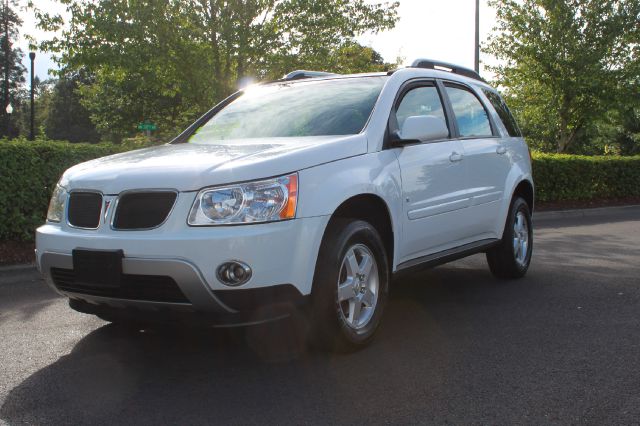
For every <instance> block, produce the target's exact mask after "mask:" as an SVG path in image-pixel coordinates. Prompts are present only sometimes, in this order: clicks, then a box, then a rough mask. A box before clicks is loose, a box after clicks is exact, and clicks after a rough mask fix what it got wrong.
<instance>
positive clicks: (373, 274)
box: [310, 219, 390, 352]
mask: <svg viewBox="0 0 640 426" xmlns="http://www.w3.org/2000/svg"><path fill="white" fill-rule="evenodd" d="M350 259H351V260H352V261H351V262H350V261H349V260H350ZM354 261H355V263H354ZM389 271H390V269H389V261H388V259H387V253H386V250H385V248H384V244H383V242H382V239H381V238H380V235H379V234H378V231H377V230H376V229H375V228H374V227H373V226H372V225H371V224H369V223H367V222H364V221H361V220H349V219H338V220H335V221H333V222H332V223H331V224H330V225H329V228H328V229H327V233H326V234H325V237H324V239H323V242H322V245H321V247H320V252H319V254H318V261H317V263H316V269H315V274H314V280H313V290H312V303H311V310H310V314H311V318H310V324H311V337H312V340H311V343H312V345H314V346H316V347H320V348H322V349H324V350H334V351H339V352H350V351H353V350H356V349H359V348H362V347H364V346H366V345H367V344H368V343H370V342H371V340H372V339H373V336H374V334H375V332H376V330H377V328H378V326H379V325H380V321H381V319H382V314H383V311H384V308H385V306H386V303H387V299H388V296H389Z"/></svg>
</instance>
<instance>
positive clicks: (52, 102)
mask: <svg viewBox="0 0 640 426" xmlns="http://www.w3.org/2000/svg"><path fill="white" fill-rule="evenodd" d="M90 83H91V79H90V78H88V77H87V76H85V75H84V74H83V73H76V74H74V75H67V76H65V77H62V78H60V79H59V80H58V81H57V82H56V84H55V86H54V87H53V90H52V92H51V96H50V99H49V105H48V110H47V115H46V118H45V120H44V128H45V134H46V136H47V137H48V138H50V139H58V140H67V141H69V142H98V141H99V140H100V135H99V134H98V131H97V130H96V127H95V126H94V125H93V123H92V122H91V119H90V117H89V111H87V109H86V108H85V107H84V106H83V105H81V103H80V95H79V93H78V87H79V86H80V85H83V84H84V85H87V84H90Z"/></svg>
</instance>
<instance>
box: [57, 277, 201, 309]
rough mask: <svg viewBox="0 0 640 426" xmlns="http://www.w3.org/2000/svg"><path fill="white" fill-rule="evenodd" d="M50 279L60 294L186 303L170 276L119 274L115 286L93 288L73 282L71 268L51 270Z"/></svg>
mask: <svg viewBox="0 0 640 426" xmlns="http://www.w3.org/2000/svg"><path fill="white" fill-rule="evenodd" d="M51 278H52V279H53V283H54V284H55V286H56V287H57V288H58V289H59V290H60V291H66V292H71V293H78V294H86V295H89V296H102V297H109V298H114V299H128V300H142V301H147V302H167V303H189V300H188V299H187V298H186V296H185V295H184V293H182V290H180V287H178V284H176V282H175V281H174V280H173V278H171V277H165V276H159V275H129V274H123V275H122V281H121V285H120V286H119V287H94V286H90V285H85V284H81V283H78V282H76V274H75V272H74V271H73V269H62V268H51Z"/></svg>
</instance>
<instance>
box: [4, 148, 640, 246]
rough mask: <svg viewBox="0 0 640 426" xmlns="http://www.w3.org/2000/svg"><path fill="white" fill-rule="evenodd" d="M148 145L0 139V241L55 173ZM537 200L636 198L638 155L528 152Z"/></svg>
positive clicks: (28, 216) (34, 206)
mask: <svg viewBox="0 0 640 426" xmlns="http://www.w3.org/2000/svg"><path fill="white" fill-rule="evenodd" d="M145 145H149V142H148V141H146V142H145V141H142V142H141V141H132V142H131V143H127V144H124V145H109V144H98V145H89V144H70V143H67V142H54V141H35V142H27V141H6V140H0V188H1V190H0V241H2V240H13V241H31V240H33V235H34V229H35V228H36V227H38V226H39V225H40V224H42V223H43V222H44V218H45V215H46V211H47V206H48V203H49V197H50V196H51V192H52V191H53V186H54V185H55V184H56V182H57V181H58V179H59V178H60V175H61V174H62V173H63V172H64V171H65V170H66V169H67V168H69V167H71V166H73V165H74V164H77V163H80V162H83V161H87V160H91V159H94V158H98V157H102V156H105V155H109V154H114V153H117V152H122V151H127V150H130V149H134V148H139V147H141V146H145ZM533 160H534V162H533V170H534V172H533V173H534V179H535V183H536V200H537V201H542V202H544V201H561V200H590V199H596V198H622V197H630V196H636V197H637V196H640V156H636V157H585V156H575V155H558V154H540V153H534V154H533Z"/></svg>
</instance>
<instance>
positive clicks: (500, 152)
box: [496, 145, 507, 155]
mask: <svg viewBox="0 0 640 426" xmlns="http://www.w3.org/2000/svg"><path fill="white" fill-rule="evenodd" d="M496 153H497V154H498V155H504V154H506V153H507V147H506V146H504V145H500V146H499V147H498V149H496Z"/></svg>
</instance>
